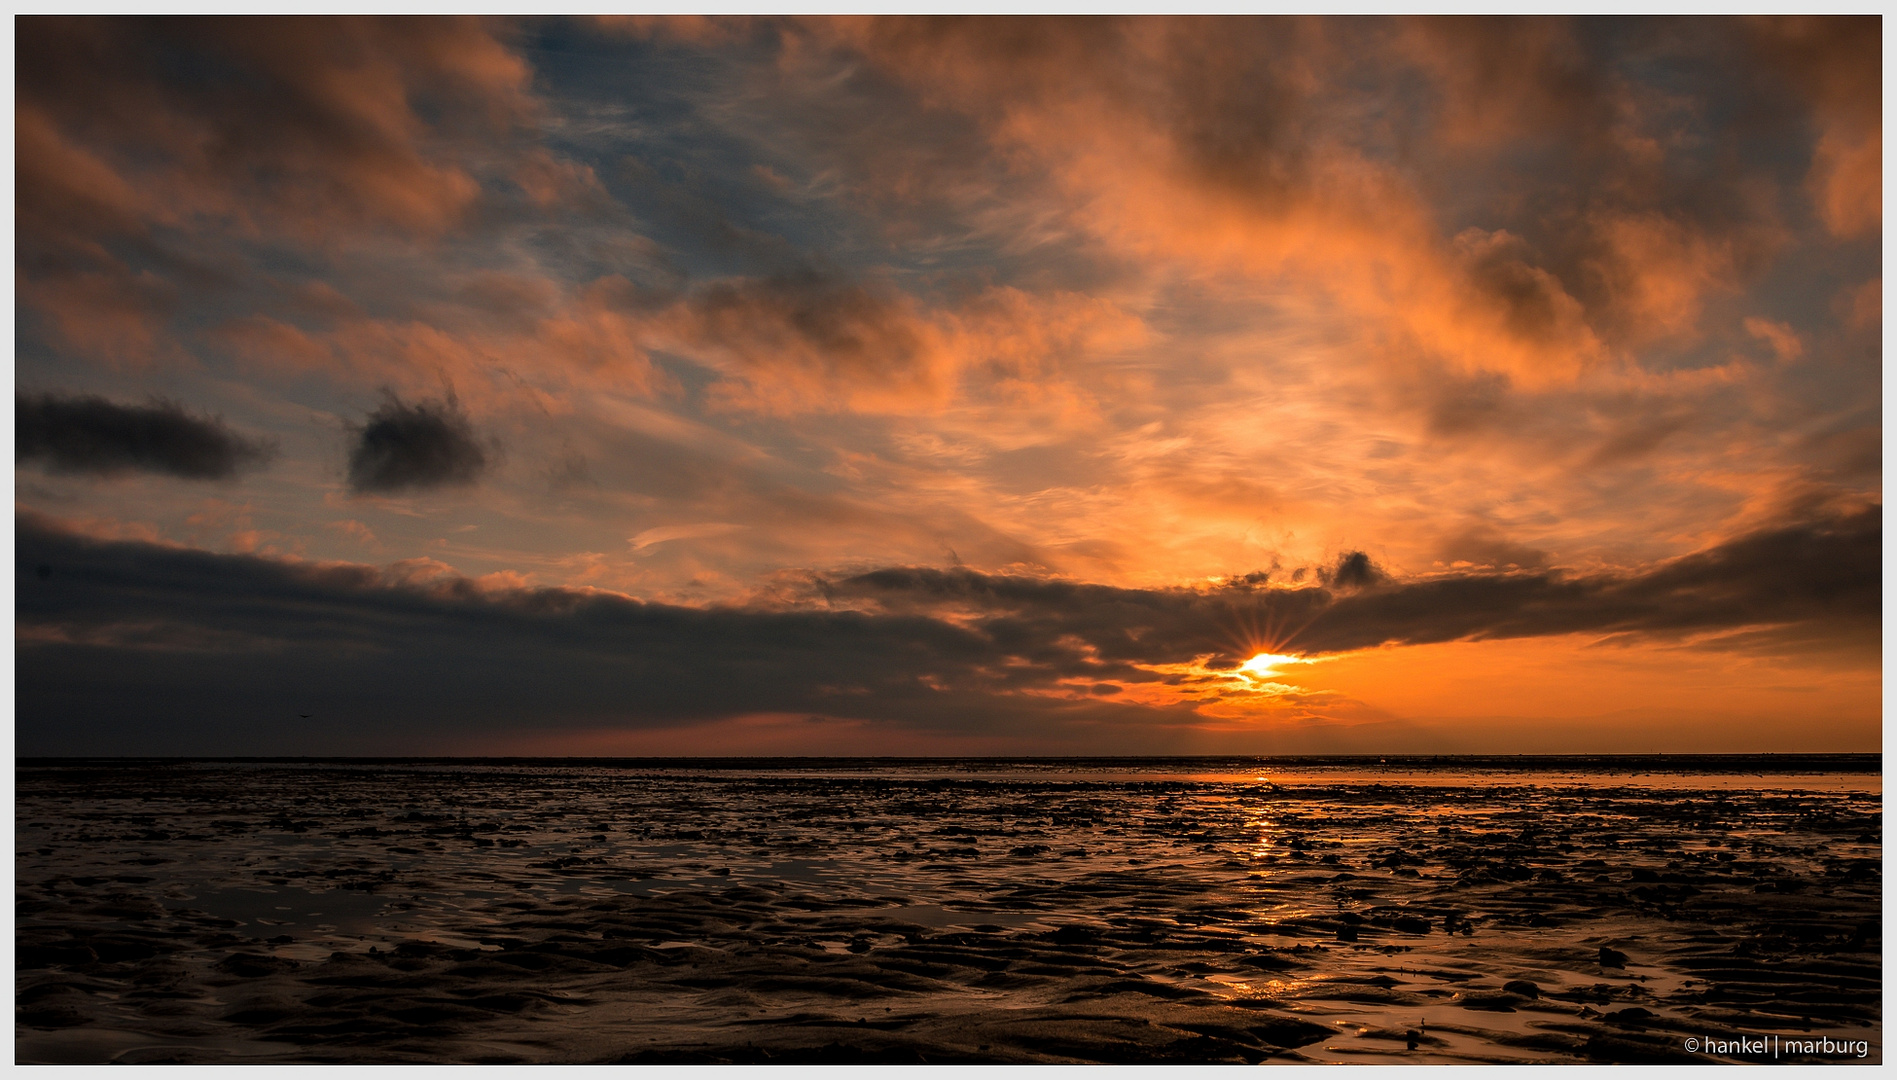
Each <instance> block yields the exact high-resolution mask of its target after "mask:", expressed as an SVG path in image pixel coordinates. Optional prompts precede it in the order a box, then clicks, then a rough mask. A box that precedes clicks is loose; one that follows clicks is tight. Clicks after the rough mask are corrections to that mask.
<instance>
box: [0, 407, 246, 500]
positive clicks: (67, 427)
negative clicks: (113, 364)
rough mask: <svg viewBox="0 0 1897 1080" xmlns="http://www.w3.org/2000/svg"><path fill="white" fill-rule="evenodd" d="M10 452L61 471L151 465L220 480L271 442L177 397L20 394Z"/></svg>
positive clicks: (162, 470)
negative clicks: (120, 400) (134, 401)
mask: <svg viewBox="0 0 1897 1080" xmlns="http://www.w3.org/2000/svg"><path fill="white" fill-rule="evenodd" d="M14 419H15V423H16V424H17V425H18V427H17V430H16V432H15V443H14V453H15V455H16V457H17V458H18V460H20V461H40V462H44V463H45V464H46V465H47V466H48V467H49V468H52V469H54V470H57V471H60V472H73V473H95V474H98V475H102V476H110V475H113V474H117V473H125V472H154V473H165V474H168V475H171V476H181V477H184V478H186V479H189V480H221V479H225V478H227V477H230V476H234V475H236V473H237V471H238V470H239V469H242V468H244V467H245V466H248V465H252V464H258V463H261V462H263V461H266V460H268V459H269V458H270V457H271V456H272V455H273V454H274V453H275V452H276V451H275V447H273V446H272V445H270V444H269V443H268V442H265V441H262V440H256V439H247V438H245V437H244V436H242V435H239V434H238V433H236V432H234V431H232V430H231V429H230V428H228V427H226V426H224V423H223V421H221V420H219V419H217V418H215V417H209V416H197V415H194V414H193V413H191V412H190V411H189V410H187V409H186V408H185V407H184V406H183V405H180V404H178V403H177V402H175V401H164V400H161V399H154V400H152V401H151V402H150V403H149V404H146V405H119V404H116V403H114V402H111V401H107V400H106V399H105V398H102V397H96V396H83V397H60V396H58V395H54V394H39V395H33V394H22V395H20V396H19V397H18V398H17V399H16V400H15V403H14Z"/></svg>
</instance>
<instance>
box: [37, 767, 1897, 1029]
mask: <svg viewBox="0 0 1897 1080" xmlns="http://www.w3.org/2000/svg"><path fill="white" fill-rule="evenodd" d="M1872 760H1873V762H1874V760H1875V759H1872ZM1663 764H1664V763H1662V765H1663ZM1827 764H1829V763H1827ZM1617 765H1619V766H1624V767H1615V766H1617ZM1768 765H1769V767H1762V768H1760V769H1755V770H1751V771H1747V770H1745V769H1743V768H1739V767H1736V766H1735V767H1726V768H1715V769H1712V770H1697V771H1695V770H1685V769H1680V768H1666V767H1656V765H1655V763H1654V761H1653V760H1652V759H1638V760H1629V761H1627V762H1618V763H1616V762H1612V761H1609V762H1607V763H1606V764H1605V765H1603V764H1601V763H1600V762H1599V761H1595V762H1591V763H1589V764H1587V765H1586V766H1585V767H1578V768H1565V767H1555V766H1547V767H1541V768H1532V769H1522V768H1515V769H1510V768H1507V767H1505V766H1498V765H1495V764H1493V763H1489V764H1484V765H1482V766H1480V767H1472V766H1470V765H1468V764H1467V763H1462V764H1457V763H1442V762H1436V763H1426V764H1418V763H1416V762H1413V761H1409V762H1404V761H1392V762H1387V763H1370V762H1361V761H1359V762H1342V763H1339V762H1327V763H1312V762H1303V763H1300V762H1270V763H1265V762H1237V761H1229V760H1222V761H1196V762H1195V761H1144V762H1124V763H1111V762H1108V763H1100V762H1095V763H1072V762H1055V763H1048V762H989V763H960V764H949V763H941V762H932V763H913V764H904V763H892V762H876V763H847V762H845V763H839V762H824V763H816V764H795V763H792V764H776V765H769V766H766V765H763V764H759V763H727V764H723V765H720V766H718V767H706V766H704V765H694V766H689V767H688V766H681V765H677V764H676V763H674V764H672V765H671V766H669V767H658V766H656V765H654V764H652V763H645V764H639V763H617V764H615V765H613V766H599V765H577V764H561V763H512V764H490V763H466V762H463V763H454V762H439V761H437V762H426V763H419V762H418V763H378V764H374V765H363V764H356V763H307V762H304V763H250V764H238V763H214V762H187V763H126V764H118V765H101V764H87V763H66V764H48V765H35V764H31V763H28V764H24V765H22V766H21V767H20V768H19V769H18V770H17V774H16V775H17V799H16V821H17V825H16V828H17V833H16V851H17V853H18V854H17V857H16V870H17V890H18V891H17V898H16V909H15V910H16V922H17V927H18V929H17V946H18V956H19V962H18V975H17V987H16V989H17V991H18V1001H19V1013H18V1019H17V1023H16V1053H17V1056H18V1060H20V1061H22V1062H33V1061H106V1060H115V1061H128V1062H129V1061H622V1060H634V1061H1024V1062H1025V1061H1235V1062H1236V1061H1262V1060H1288V1061H1365V1060H1369V1061H1390V1062H1399V1061H1401V1062H1422V1061H1535V1062H1561V1061H1708V1060H1737V1059H1745V1058H1746V1056H1745V1055H1739V1056H1738V1057H1737V1058H1734V1057H1731V1056H1728V1057H1724V1058H1722V1057H1719V1056H1716V1055H1707V1054H1704V1053H1693V1052H1691V1051H1689V1050H1688V1049H1687V1048H1686V1047H1687V1040H1688V1039H1691V1038H1702V1039H1703V1038H1713V1039H1727V1038H1734V1037H1738V1036H1742V1035H1743V1036H1747V1037H1757V1036H1760V1035H1766V1036H1770V1035H1773V1034H1778V1035H1781V1036H1797V1037H1799V1038H1801V1039H1802V1038H1805V1037H1806V1033H1807V1032H1809V1033H1810V1037H1813V1038H1825V1037H1828V1038H1830V1039H1832V1040H1833V1042H1834V1043H1846V1044H1855V1043H1857V1042H1862V1043H1863V1044H1864V1053H1865V1056H1864V1057H1863V1058H1861V1059H1860V1058H1858V1057H1857V1056H1856V1053H1855V1051H1854V1050H1853V1051H1848V1052H1845V1053H1842V1054H1825V1053H1820V1054H1819V1055H1817V1056H1816V1057H1813V1058H1807V1060H1872V1061H1876V1060H1881V1027H1882V1015H1881V1004H1880V1003H1881V973H1880V966H1879V964H1880V949H1881V934H1880V923H1879V919H1880V914H1879V911H1880V901H1881V889H1882V883H1881V875H1880V859H1881V839H1880V838H1881V818H1880V814H1879V808H1880V803H1881V794H1880V793H1881V779H1880V776H1879V775H1878V774H1877V773H1876V772H1875V771H1850V770H1848V769H1847V770H1838V769H1831V770H1828V771H1813V770H1811V769H1804V770H1800V769H1798V768H1794V767H1789V766H1787V764H1786V762H1785V761H1783V760H1782V759H1781V760H1778V761H1775V762H1771V763H1768ZM1874 767H1875V766H1874V764H1873V765H1872V766H1870V768H1874ZM1860 768H1862V766H1860ZM1755 774H1756V775H1755ZM1603 950H1608V951H1607V952H1603ZM1615 954H1623V955H1622V956H1617V955H1615ZM1623 956H1624V958H1623ZM1511 983H1513V984H1514V985H1513V986H1512V987H1510V986H1508V985H1507V984H1511ZM1524 983H1532V984H1533V985H1532V986H1528V985H1524ZM1751 1059H1753V1060H1769V1059H1770V1058H1769V1056H1768V1057H1766V1058H1758V1057H1757V1056H1756V1055H1754V1056H1753V1057H1752V1058H1751ZM1789 1059H1791V1058H1790V1057H1789V1056H1781V1058H1780V1060H1789Z"/></svg>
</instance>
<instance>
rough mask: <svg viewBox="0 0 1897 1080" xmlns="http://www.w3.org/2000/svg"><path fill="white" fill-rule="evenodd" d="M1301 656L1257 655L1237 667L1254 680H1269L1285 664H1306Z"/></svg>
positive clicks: (1307, 661)
mask: <svg viewBox="0 0 1897 1080" xmlns="http://www.w3.org/2000/svg"><path fill="white" fill-rule="evenodd" d="M1308 663H1310V661H1309V660H1306V659H1304V658H1303V657H1302V656H1280V655H1279V654H1277V653H1262V652H1261V653H1259V654H1258V655H1257V656H1254V657H1252V658H1251V659H1250V660H1247V661H1245V662H1244V663H1242V664H1240V665H1238V670H1239V671H1241V672H1243V673H1245V674H1246V675H1249V676H1251V677H1252V678H1254V679H1269V678H1271V677H1272V676H1273V675H1276V674H1278V668H1279V667H1281V666H1283V665H1285V664H1308Z"/></svg>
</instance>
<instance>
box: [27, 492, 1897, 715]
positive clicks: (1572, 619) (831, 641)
mask: <svg viewBox="0 0 1897 1080" xmlns="http://www.w3.org/2000/svg"><path fill="white" fill-rule="evenodd" d="M1880 517H1881V508H1880V507H1871V508H1869V509H1867V510H1864V511H1861V512H1859V513H1855V514H1849V515H1843V516H1837V517H1832V518H1828V519H1821V520H1816V521H1811V522H1804V523H1798V524H1788V525H1785V526H1783V527H1780V528H1775V529H1769V530H1763V531H1760V532H1755V533H1752V534H1749V535H1746V536H1742V537H1739V538H1737V539H1735V540H1732V541H1730V542H1728V543H1725V544H1722V545H1719V546H1717V547H1714V548H1710V549H1708V550H1706V551H1703V552H1699V553H1697V554H1694V555H1688V556H1685V557H1683V558H1679V559H1674V560H1671V561H1669V562H1665V563H1661V564H1658V565H1656V566H1654V567H1652V568H1649V569H1647V570H1643V571H1640V572H1637V573H1629V574H1622V575H1606V574H1596V575H1563V574H1559V573H1554V572H1532V573H1513V574H1503V573H1471V574H1455V575H1446V576H1441V577H1435V578H1427V579H1419V580H1409V581H1392V580H1388V579H1380V580H1377V581H1374V582H1363V583H1362V584H1361V586H1360V587H1358V588H1355V589H1354V590H1352V591H1348V592H1337V591H1333V590H1331V589H1325V588H1301V589H1276V588H1264V589H1259V588H1252V587H1233V588H1224V589H1215V590H1210V591H1203V592H1201V591H1192V590H1186V589H1122V588H1115V587H1112V586H1106V585H1090V584H1084V583H1079V582H1067V581H1051V580H1046V579H1032V578H1025V577H1017V576H1010V575H995V574H983V573H979V572H976V571H973V570H968V569H965V568H955V569H935V568H892V569H885V570H878V571H874V572H871V573H867V574H862V575H859V576H856V577H852V578H848V579H845V580H841V581H836V582H829V583H826V584H825V589H826V591H827V594H828V600H829V601H830V602H831V603H832V604H840V603H846V602H847V603H854V604H855V605H856V607H855V608H853V609H845V608H827V609H826V608H817V607H811V606H806V607H801V608H792V609H772V610H760V609H748V608H736V607H724V608H691V607H679V606H673V605H667V604H657V603H645V602H641V601H638V600H633V599H629V598H626V597H623V596H617V595H613V594H607V593H599V592H591V591H580V590H571V589H517V590H504V591H493V590H484V589H483V588H481V587H480V586H478V585H477V584H476V583H474V582H471V581H469V580H467V579H465V578H461V577H458V576H455V575H453V574H449V573H443V574H434V575H428V574H422V573H418V572H415V571H412V570H405V569H404V567H403V565H402V564H397V566H396V567H394V568H391V569H389V570H378V569H376V568H373V567H366V566H358V565H348V564H343V565H335V564H332V565H319V564H310V563H287V562H279V561H275V560H271V559H263V558H255V557H247V556H232V555H217V554H212V553H209V552H204V551H195V550H188V549H179V548H172V547H164V546H159V545H154V544H147V543H133V542H105V541H98V540H91V539H86V538H82V537H79V536H75V535H73V534H70V533H66V532H62V531H60V530H58V529H57V528H54V527H52V526H50V525H49V524H47V523H46V522H44V521H42V520H40V519H38V518H35V517H32V516H30V515H22V516H21V517H20V518H19V520H18V522H17V527H16V535H17V544H16V560H17V565H16V574H17V576H16V588H17V606H16V615H15V619H16V635H17V639H18V641H19V643H20V644H19V646H18V649H19V682H18V710H19V733H20V734H19V739H20V746H21V747H22V752H24V753H71V752H91V751H93V750H98V751H100V752H104V751H105V750H106V749H107V748H110V749H111V752H163V753H190V752H208V751H209V750H211V749H219V750H220V751H221V752H233V751H240V750H254V751H262V750H265V749H271V750H283V749H285V748H290V747H299V746H305V745H307V747H309V748H311V749H321V750H322V751H324V752H331V753H333V752H338V750H337V748H339V747H345V748H358V749H361V748H367V747H372V746H384V747H386V746H389V745H396V744H400V740H401V739H404V738H424V737H441V736H444V735H454V734H463V735H465V734H468V733H475V732H482V731H516V732H518V731H521V730H524V729H534V728H537V729H541V730H545V729H568V730H571V729H577V728H606V727H633V728H636V727H656V726H668V725H679V724H690V723H695V722H701V721H706V720H712V719H718V718H723V717H730V716H737V715H746V714H752V713H796V712H808V713H812V714H820V715H827V716H835V717H847V718H857V719H864V720H871V721H876V722H881V723H887V724H891V725H898V726H912V727H923V728H929V729H933V730H942V731H961V732H998V731H1019V732H1028V733H1037V734H1044V733H1048V732H1055V731H1059V730H1062V729H1067V730H1069V731H1072V730H1076V729H1074V728H1072V727H1071V725H1077V724H1095V725H1102V724H1105V725H1112V726H1114V727H1116V728H1117V729H1118V730H1120V731H1122V732H1135V731H1137V732H1140V733H1141V734H1140V735H1138V736H1128V737H1143V738H1146V739H1149V740H1150V739H1152V738H1157V737H1162V736H1163V732H1164V730H1165V729H1166V728H1168V727H1169V726H1170V724H1169V721H1172V720H1185V719H1190V718H1191V717H1192V715H1193V714H1191V713H1190V712H1189V711H1188V710H1187V707H1186V706H1185V705H1179V706H1174V707H1171V708H1160V707H1154V706H1150V705H1139V704H1121V703H1119V700H1118V699H1119V698H1123V697H1124V696H1125V695H1114V694H1113V693H1112V691H1111V690H1110V689H1109V688H1111V687H1112V686H1114V685H1116V684H1121V685H1132V684H1139V683H1147V684H1152V683H1165V684H1170V685H1175V686H1181V687H1182V688H1183V689H1191V687H1190V686H1187V685H1185V684H1188V683H1191V682H1193V680H1194V678H1195V677H1193V676H1180V675H1173V674H1165V673H1162V672H1159V671H1155V670H1153V666H1155V665H1166V664H1181V663H1189V662H1191V661H1193V660H1196V659H1202V658H1207V657H1209V658H1210V659H1209V661H1208V662H1207V667H1209V668H1211V669H1214V670H1224V669H1229V668H1230V667H1231V666H1232V665H1233V664H1234V663H1236V662H1237V661H1238V660H1240V659H1242V658H1243V657H1245V656H1246V655H1248V650H1254V649H1258V648H1261V647H1269V648H1272V649H1273V651H1288V652H1295V653H1305V654H1317V653H1327V652H1338V651H1344V650H1351V649H1359V648H1368V647H1374V646H1377V645H1383V644H1392V643H1397V644H1417V643H1424V642H1438V641H1451V640H1457V639H1468V638H1506V637H1532V636H1539V635H1552V634H1570V633H1589V634H1596V635H1602V636H1603V637H1612V636H1615V635H1638V636H1644V637H1658V638H1674V639H1677V638H1679V637H1682V636H1684V635H1691V634H1700V633H1709V632H1710V633H1728V634H1732V635H1734V639H1733V640H1734V641H1735V644H1734V645H1733V647H1736V648H1743V649H1746V650H1781V651H1782V650H1785V649H1789V648H1800V647H1811V646H1812V645H1814V644H1816V645H1822V646H1824V647H1827V648H1835V647H1838V646H1840V645H1842V646H1846V647H1851V648H1865V647H1868V648H1870V649H1874V648H1875V647H1876V645H1877V642H1878V635H1879V631H1880V620H1879V616H1880V608H1879V592H1880V581H1881V561H1880V560H1881V536H1882V529H1881V525H1880ZM1340 565H1341V566H1358V567H1359V569H1358V570H1357V571H1354V573H1360V574H1363V575H1365V576H1367V575H1368V574H1369V573H1370V569H1371V568H1370V564H1369V561H1368V560H1367V559H1365V560H1362V561H1361V563H1355V562H1353V560H1352V558H1351V557H1350V556H1346V557H1345V559H1344V560H1343V562H1342V563H1341V564H1340ZM1336 576H1337V575H1336V574H1333V575H1332V577H1333V580H1335V578H1336ZM1200 681H1203V680H1200ZM1105 697H1114V698H1116V700H1114V701H1103V700H1101V699H1102V698H1105ZM310 712H313V713H316V714H317V715H318V716H321V717H322V718H323V723H324V724H325V725H327V726H326V727H324V728H323V729H322V730H307V729H299V730H291V729H288V728H285V727H284V726H283V723H284V721H287V720H288V719H289V718H290V717H292V716H295V715H296V714H298V713H310ZM1098 730H1106V729H1098ZM1097 733H1098V732H1097V731H1096V735H1097ZM298 739H303V740H304V741H303V742H298V741H297V740H298ZM88 740H92V741H91V742H89V741H88ZM377 740H381V741H380V742H378V741H377ZM406 745H415V743H413V742H410V743H408V744H406Z"/></svg>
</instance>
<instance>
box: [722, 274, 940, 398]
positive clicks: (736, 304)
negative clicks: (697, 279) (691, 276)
mask: <svg viewBox="0 0 1897 1080" xmlns="http://www.w3.org/2000/svg"><path fill="white" fill-rule="evenodd" d="M687 310H688V311H689V313H690V319H691V327H692V330H693V332H694V334H695V336H697V337H698V338H699V340H701V341H703V342H704V343H706V344H708V345H712V346H715V347H719V348H722V349H726V350H728V351H730V352H731V353H732V354H733V355H734V356H735V357H737V358H738V359H739V360H741V361H742V362H743V363H744V364H745V365H746V366H747V367H751V368H765V369H769V368H779V367H792V368H799V369H807V370H808V371H809V372H810V373H811V374H816V375H820V376H822V377H824V378H830V379H835V378H857V379H870V380H872V381H886V380H889V379H891V378H897V377H900V376H901V375H902V374H903V373H905V372H906V371H907V369H909V368H911V367H913V366H914V365H915V364H916V363H917V362H918V359H917V358H918V356H919V354H921V353H922V352H923V350H924V347H925V342H924V334H923V330H922V329H921V327H920V326H919V325H918V322H919V320H918V318H917V316H916V314H915V312H914V311H913V310H912V308H911V306H910V305H908V304H906V303H905V302H904V300H903V298H902V297H900V296H898V295H896V294H894V293H892V292H890V291H888V290H878V289H875V288H873V287H870V286H868V285H864V284H861V283H858V282H853V281H849V280H846V279H843V278H839V277H836V276H834V275H830V274H825V273H821V272H818V271H815V270H809V269H803V270H797V271H793V272H789V273H783V274H777V275H774V276H772V277H768V278H759V279H748V280H737V281H723V282H717V283H714V284H711V285H708V286H706V287H705V288H704V289H702V290H700V291H699V292H698V293H697V294H696V295H694V296H693V297H692V299H691V300H690V301H689V303H688V305H687Z"/></svg>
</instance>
